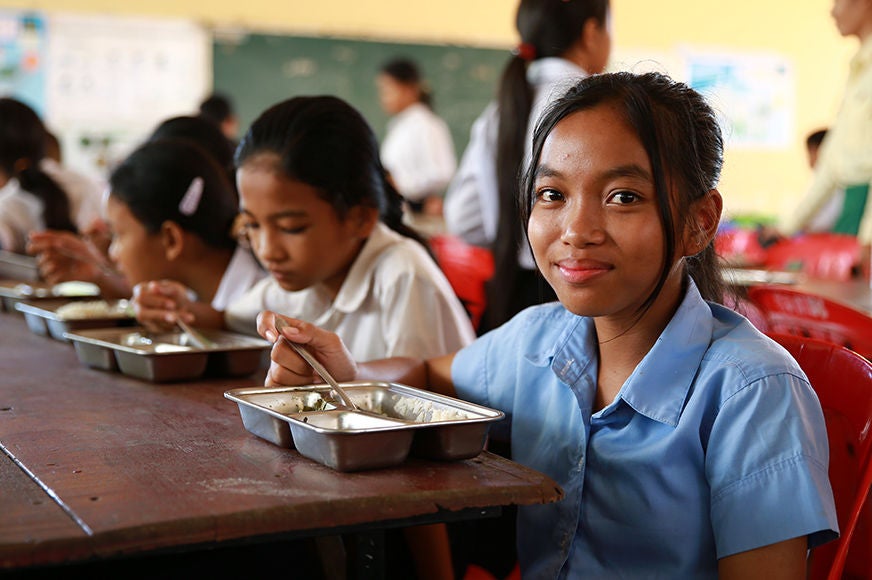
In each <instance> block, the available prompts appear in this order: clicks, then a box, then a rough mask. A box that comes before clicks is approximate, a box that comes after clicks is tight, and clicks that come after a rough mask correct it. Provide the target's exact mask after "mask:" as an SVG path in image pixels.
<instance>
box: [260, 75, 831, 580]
mask: <svg viewBox="0 0 872 580" xmlns="http://www.w3.org/2000/svg"><path fill="white" fill-rule="evenodd" d="M722 160H723V141H722V137H721V132H720V129H719V127H718V124H717V121H716V117H715V114H714V111H713V110H712V109H711V108H710V107H709V106H708V105H707V104H706V103H705V101H704V100H703V99H702V97H701V96H700V95H699V94H698V93H696V92H695V91H693V90H692V89H690V88H688V87H687V86H686V85H683V84H681V83H676V82H673V81H671V80H670V79H668V78H667V77H665V76H662V75H659V74H656V73H650V74H645V75H639V76H637V75H633V74H630V73H613V74H602V75H596V76H592V77H589V78H587V79H585V80H582V81H580V82H579V83H578V84H577V85H575V86H574V87H573V88H572V89H570V90H569V92H568V93H566V95H565V96H563V97H562V98H561V99H558V100H557V101H556V102H555V103H554V105H553V106H552V107H550V108H549V109H548V111H547V112H546V114H545V115H544V117H543V118H542V119H541V122H540V123H539V127H538V129H537V131H536V133H535V136H534V142H533V150H532V156H531V160H530V163H529V166H528V168H527V170H526V173H525V179H524V184H523V187H522V188H521V191H522V195H523V198H522V207H523V208H524V209H523V211H524V213H525V216H524V218H525V221H526V226H527V235H528V238H529V242H530V245H531V247H532V251H533V255H534V257H535V259H536V264H537V266H538V268H539V269H540V271H541V272H542V274H543V275H544V276H545V278H546V279H547V280H548V282H549V283H550V284H551V285H552V286H553V288H554V290H555V292H556V293H557V296H558V298H559V303H552V304H546V305H541V306H534V307H532V308H529V309H527V310H525V311H522V312H521V313H520V314H518V315H517V316H515V317H514V318H513V319H512V320H510V321H509V322H508V323H506V324H505V325H503V326H502V327H500V328H497V329H496V330H494V331H492V332H490V333H488V334H486V335H484V336H482V337H481V338H479V339H478V340H476V341H475V342H474V343H473V344H472V345H470V346H469V347H466V348H465V349H463V350H461V351H460V352H458V353H455V354H452V355H448V356H445V357H441V358H436V359H431V360H427V361H423V360H420V359H412V358H395V359H392V360H387V361H374V362H370V363H361V364H358V363H355V361H354V360H353V359H352V358H351V357H350V356H349V353H348V351H347V350H346V348H345V347H344V345H343V343H342V341H341V339H340V338H339V337H337V336H336V335H335V334H332V333H329V332H326V331H324V330H322V329H318V328H317V327H316V326H315V325H312V324H310V323H308V322H303V321H298V320H289V321H288V322H289V324H290V325H291V327H290V328H285V329H284V330H283V331H282V334H283V336H284V337H285V338H287V339H288V340H291V341H294V342H297V343H302V344H306V345H307V347H308V348H309V349H310V350H311V351H313V352H314V353H315V354H316V355H317V357H318V358H319V360H320V361H321V362H322V363H323V364H324V365H325V366H326V367H327V368H328V370H329V371H330V372H331V373H332V374H333V376H334V377H335V378H337V379H338V380H343V381H347V380H352V379H361V378H367V377H370V378H378V379H380V380H389V381H398V382H401V383H406V384H409V385H413V386H419V387H426V388H430V389H433V390H436V391H439V392H442V393H445V394H449V395H457V396H459V397H461V398H464V399H467V400H470V401H474V402H476V403H478V404H482V405H486V406H489V407H494V408H497V409H501V410H503V411H504V412H505V413H506V415H507V419H508V420H507V421H505V424H504V425H502V427H504V429H505V431H498V432H496V433H494V435H499V434H500V433H501V432H502V433H504V434H507V435H510V437H511V442H512V446H513V447H512V449H513V458H514V459H515V460H516V461H519V462H520V463H523V464H525V465H527V466H529V467H532V468H534V469H537V470H539V471H541V472H544V473H545V474H547V475H548V476H550V477H551V478H552V479H554V480H555V481H556V482H557V483H558V484H560V485H561V486H562V488H563V490H564V492H565V498H564V499H563V500H562V501H560V502H558V503H555V504H550V505H542V506H533V507H521V508H519V521H518V533H519V537H518V546H519V559H520V565H521V572H522V576H523V577H525V578H556V577H560V578H613V577H642V576H644V577H651V576H657V577H664V578H690V577H692V578H716V577H720V578H727V579H729V578H749V577H759V578H763V577H765V578H804V577H805V570H806V558H807V551H808V549H810V548H814V547H815V546H817V545H819V544H821V543H823V542H826V541H828V540H830V539H832V538H834V537H835V536H836V530H837V522H836V514H835V508H834V504H833V497H832V492H831V489H830V483H829V480H828V475H827V466H828V461H829V451H828V445H827V433H826V428H825V425H824V417H823V413H822V411H821V407H820V404H819V403H818V400H817V398H816V396H815V394H814V391H813V390H812V388H811V386H810V385H809V383H808V381H807V379H806V378H805V375H804V374H803V372H802V371H801V370H800V368H799V366H798V365H797V364H796V362H795V361H794V360H793V359H792V358H791V357H790V356H789V355H788V354H787V353H786V352H785V351H784V350H783V349H782V348H781V347H779V346H778V345H777V344H776V343H775V342H773V341H772V340H770V339H769V338H768V337H766V336H765V335H763V334H761V333H760V332H758V331H757V330H756V329H755V328H754V327H753V326H752V325H751V324H750V323H749V322H748V321H747V320H746V319H745V318H743V317H742V316H740V315H738V314H736V313H735V312H733V311H732V310H730V309H728V308H725V307H723V306H721V305H720V304H718V301H719V300H720V298H721V296H722V286H721V285H722V282H721V278H720V275H719V272H718V266H717V261H716V256H715V254H714V245H713V238H714V235H715V232H716V230H717V225H718V221H719V219H720V215H721V209H722V200H721V195H720V193H719V192H718V190H717V182H718V178H719V176H720V170H721V166H722ZM277 316H278V314H276V313H274V312H264V313H262V314H261V316H260V317H259V320H258V328H259V330H260V332H261V334H262V335H263V336H264V337H266V338H267V339H268V340H275V339H276V337H277V336H278V333H277V331H276V327H275V320H276V317H277ZM271 357H272V364H271V366H270V370H269V373H268V377H267V381H266V383H267V385H294V384H305V383H311V382H312V381H313V380H314V375H313V372H312V370H311V369H310V368H308V367H307V365H306V363H305V362H304V361H303V360H302V359H301V358H300V357H299V356H298V355H296V354H295V353H294V351H293V350H292V349H291V348H290V347H287V346H286V345H284V344H280V345H278V346H277V347H276V348H274V349H273V350H272V354H271Z"/></svg>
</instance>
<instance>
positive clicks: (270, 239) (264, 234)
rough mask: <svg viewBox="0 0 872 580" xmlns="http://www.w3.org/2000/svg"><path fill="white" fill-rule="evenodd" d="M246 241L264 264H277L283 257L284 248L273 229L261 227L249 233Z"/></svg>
mask: <svg viewBox="0 0 872 580" xmlns="http://www.w3.org/2000/svg"><path fill="white" fill-rule="evenodd" d="M248 239H249V241H250V242H251V247H252V248H254V251H255V252H257V255H258V256H259V257H260V259H261V260H263V261H264V262H277V261H279V260H280V259H281V258H282V256H284V253H285V252H284V248H283V246H282V245H281V243H280V242H281V241H280V240H279V234H278V232H276V231H274V228H270V227H261V228H258V229H257V230H254V231H250V232H249V234H248Z"/></svg>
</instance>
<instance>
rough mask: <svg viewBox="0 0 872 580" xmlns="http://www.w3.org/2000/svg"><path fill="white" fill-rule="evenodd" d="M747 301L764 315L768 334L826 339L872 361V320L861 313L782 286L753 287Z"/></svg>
mask: <svg viewBox="0 0 872 580" xmlns="http://www.w3.org/2000/svg"><path fill="white" fill-rule="evenodd" d="M748 300H750V301H751V302H752V303H753V304H754V305H755V306H757V308H758V309H759V310H760V312H762V313H763V315H764V317H765V319H766V327H767V329H768V331H769V332H774V333H779V334H793V335H797V336H805V337H811V338H817V339H820V340H825V341H827V342H831V343H835V344H838V345H840V346H844V347H846V348H848V349H850V350H853V351H855V352H858V353H860V354H861V355H863V356H864V357H866V358H867V359H872V317H870V316H868V315H866V314H864V313H863V312H860V311H859V310H854V309H853V308H850V307H848V306H845V305H843V304H839V303H838V302H833V301H832V300H828V299H827V298H824V297H822V296H817V295H815V294H807V293H805V292H799V291H796V290H790V289H788V288H783V287H781V286H753V287H751V288H749V289H748Z"/></svg>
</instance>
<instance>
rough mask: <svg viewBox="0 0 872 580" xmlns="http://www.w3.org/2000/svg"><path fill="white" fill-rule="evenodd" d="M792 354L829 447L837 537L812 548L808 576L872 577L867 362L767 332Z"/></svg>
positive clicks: (871, 370)
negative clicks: (821, 420)
mask: <svg viewBox="0 0 872 580" xmlns="http://www.w3.org/2000/svg"><path fill="white" fill-rule="evenodd" d="M770 336H771V337H772V338H773V339H775V340H776V341H777V342H778V343H779V344H781V345H782V346H783V347H784V348H786V349H787V351H788V352H790V354H791V355H793V358H795V359H796V361H797V362H798V363H799V366H800V367H801V368H802V370H803V371H804V372H805V374H806V376H808V379H809V381H810V382H811V386H812V387H813V388H814V390H815V392H816V393H817V396H818V398H819V399H820V402H821V407H822V408H823V411H824V419H825V420H826V424H827V438H828V440H829V444H830V468H829V475H830V484H831V485H832V487H833V496H834V497H835V500H836V512H837V515H838V520H839V529H840V531H841V535H840V537H839V539H838V540H836V541H834V542H829V543H827V544H824V545H823V546H820V547H818V548H815V550H814V552H813V553H812V558H811V567H810V570H809V576H808V577H809V578H810V579H811V580H822V579H824V578H828V579H830V580H835V579H837V578H842V573H843V572H844V573H845V575H846V577H850V578H858V579H860V578H867V579H868V578H872V560H870V558H869V555H870V554H872V505H869V504H866V505H865V506H864V502H865V500H866V498H867V496H868V495H869V488H870V486H872V461H870V456H872V436H870V434H872V430H870V428H869V427H870V425H872V363H870V362H869V361H868V360H866V359H865V358H863V357H861V356H859V355H858V354H857V353H855V352H853V351H850V350H848V349H846V348H843V347H841V346H838V345H835V344H830V343H827V342H824V341H821V340H816V339H813V338H804V337H800V336H793V335H785V334H770Z"/></svg>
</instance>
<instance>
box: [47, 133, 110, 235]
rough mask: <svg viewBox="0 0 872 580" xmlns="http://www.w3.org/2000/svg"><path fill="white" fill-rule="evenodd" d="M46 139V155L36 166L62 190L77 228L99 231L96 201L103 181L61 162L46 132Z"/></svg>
mask: <svg viewBox="0 0 872 580" xmlns="http://www.w3.org/2000/svg"><path fill="white" fill-rule="evenodd" d="M46 139H47V140H46V150H45V153H46V154H45V157H43V159H42V161H41V162H40V168H41V169H42V170H43V171H44V172H45V173H46V174H47V175H48V176H49V177H51V178H52V179H53V180H54V181H55V183H57V184H58V185H60V186H61V189H63V190H64V192H66V194H67V197H68V198H69V200H70V211H71V213H72V216H73V221H74V222H75V224H76V227H77V228H78V230H79V231H80V232H82V233H90V232H92V231H94V230H95V229H96V230H99V229H100V228H101V224H100V203H101V199H102V197H103V191H104V190H105V189H106V184H105V182H103V181H100V180H96V179H92V178H91V177H88V176H87V175H84V174H82V173H80V172H78V171H75V170H73V169H71V168H70V167H69V166H68V165H66V164H64V162H63V152H62V150H61V144H60V141H58V138H57V137H56V136H55V135H54V134H53V133H51V132H50V131H46Z"/></svg>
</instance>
